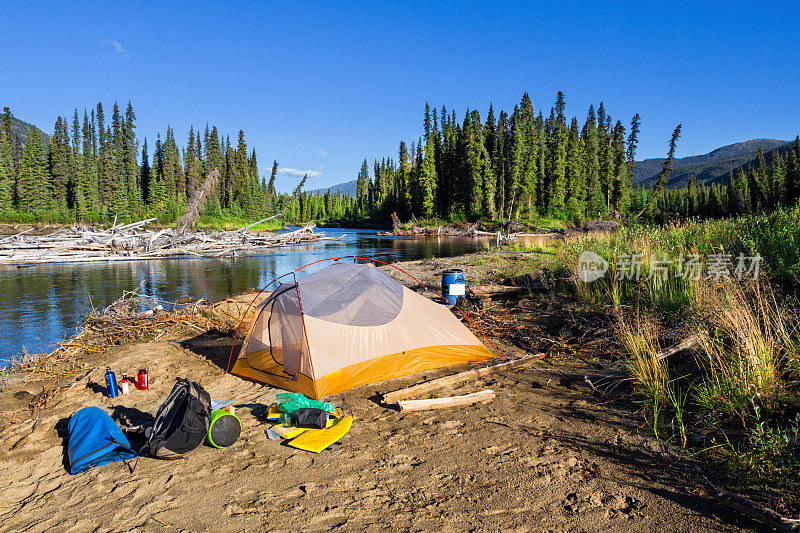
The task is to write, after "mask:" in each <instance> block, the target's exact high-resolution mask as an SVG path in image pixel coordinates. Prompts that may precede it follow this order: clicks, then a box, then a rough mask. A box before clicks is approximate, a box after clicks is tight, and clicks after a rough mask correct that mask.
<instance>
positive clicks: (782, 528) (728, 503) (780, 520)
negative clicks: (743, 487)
mask: <svg viewBox="0 0 800 533" xmlns="http://www.w3.org/2000/svg"><path fill="white" fill-rule="evenodd" d="M692 463H693V464H694V467H695V469H696V470H697V472H698V473H699V474H700V477H701V478H702V481H703V485H705V493H706V494H707V495H708V496H710V497H711V498H714V500H716V501H717V502H718V503H719V504H720V505H722V506H723V507H726V508H728V509H731V510H733V511H736V512H738V513H740V514H743V515H744V516H746V517H748V518H751V519H753V520H756V521H757V522H761V523H762V524H766V525H767V526H768V527H770V528H772V529H773V530H774V531H779V532H780V533H800V520H795V519H792V518H786V517H784V516H782V515H781V514H780V513H778V512H776V511H773V510H772V509H769V508H767V507H764V506H763V505H761V504H759V503H756V502H754V501H753V500H751V499H750V498H747V497H745V496H742V495H741V494H736V493H734V492H728V491H727V490H723V489H721V488H719V487H717V486H716V485H714V483H712V482H711V480H710V479H708V477H706V475H705V474H704V473H703V471H702V470H701V469H700V466H698V464H697V462H696V461H695V460H694V459H692Z"/></svg>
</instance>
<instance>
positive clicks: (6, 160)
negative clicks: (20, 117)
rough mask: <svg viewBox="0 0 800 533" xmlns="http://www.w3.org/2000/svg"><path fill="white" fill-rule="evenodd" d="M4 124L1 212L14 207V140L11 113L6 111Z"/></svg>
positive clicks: (0, 143)
mask: <svg viewBox="0 0 800 533" xmlns="http://www.w3.org/2000/svg"><path fill="white" fill-rule="evenodd" d="M3 111H4V124H3V128H2V130H0V212H2V211H7V210H9V209H11V208H12V207H13V202H14V174H15V172H14V140H13V136H12V133H11V111H10V109H9V108H8V107H6V108H5V109H4V110H3Z"/></svg>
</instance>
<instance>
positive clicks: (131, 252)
mask: <svg viewBox="0 0 800 533" xmlns="http://www.w3.org/2000/svg"><path fill="white" fill-rule="evenodd" d="M276 216H280V215H276ZM270 218H274V217H270ZM156 220H157V219H155V218H149V219H146V220H140V221H138V222H133V223H130V224H125V225H122V226H117V225H116V223H115V224H114V225H113V226H112V227H111V228H109V229H105V230H104V229H95V228H93V227H90V226H72V227H71V228H64V229H61V230H58V231H56V232H55V233H51V234H48V235H41V236H32V235H25V234H24V233H25V232H23V233H20V234H17V235H14V236H12V237H10V238H9V237H7V238H5V239H4V240H3V241H2V242H0V264H7V265H31V264H37V263H69V262H75V261H115V260H133V259H161V258H169V257H186V256H190V257H222V256H230V255H236V254H237V253H239V252H247V251H248V250H254V249H258V248H260V247H274V246H286V245H290V244H299V243H309V242H317V241H331V240H339V239H341V237H339V238H338V239H337V238H332V237H327V236H324V235H322V234H320V233H317V232H315V231H314V230H315V228H316V225H315V224H314V222H313V221H312V222H309V223H308V224H306V225H305V226H303V227H302V228H300V229H297V230H295V231H291V232H287V233H269V234H258V235H254V234H250V233H248V232H247V230H248V229H249V228H250V227H252V226H253V224H248V225H247V226H245V227H243V228H239V229H238V230H234V231H211V232H205V231H194V232H187V233H184V234H179V233H178V232H177V231H176V230H175V229H173V228H163V229H160V230H158V231H153V230H147V229H145V226H147V225H148V224H150V223H152V222H155V221H156ZM265 220H268V219H264V220H260V221H258V222H256V223H254V224H258V223H261V222H264V221H265Z"/></svg>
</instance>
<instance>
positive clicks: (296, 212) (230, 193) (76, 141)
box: [0, 102, 353, 222]
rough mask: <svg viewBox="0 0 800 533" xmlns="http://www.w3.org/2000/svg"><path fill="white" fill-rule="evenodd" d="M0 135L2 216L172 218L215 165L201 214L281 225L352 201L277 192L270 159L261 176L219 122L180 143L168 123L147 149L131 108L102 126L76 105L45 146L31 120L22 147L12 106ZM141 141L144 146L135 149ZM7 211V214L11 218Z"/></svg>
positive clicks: (329, 213) (331, 213) (336, 213)
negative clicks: (279, 216)
mask: <svg viewBox="0 0 800 533" xmlns="http://www.w3.org/2000/svg"><path fill="white" fill-rule="evenodd" d="M3 114H4V116H3V124H2V132H0V213H3V212H5V213H6V214H8V213H9V212H11V213H15V212H16V213H17V214H19V213H33V214H36V213H39V214H41V218H43V219H46V220H52V221H70V220H88V221H103V220H109V219H111V218H113V217H115V216H116V217H118V218H120V219H121V220H124V219H137V218H144V217H146V216H153V215H155V216H158V217H159V218H160V219H161V220H162V222H169V221H172V220H174V219H176V218H177V217H178V216H180V215H181V214H182V213H183V211H184V209H185V206H186V204H187V202H188V198H189V197H190V196H191V195H192V193H193V192H194V191H195V190H196V189H198V188H199V187H201V186H202V183H203V180H204V178H205V176H206V175H207V174H208V172H210V171H211V170H213V169H214V168H218V169H219V171H220V181H219V185H218V186H217V187H216V189H215V190H214V192H213V193H212V195H211V196H210V198H209V200H208V201H207V203H206V206H205V209H204V211H203V214H204V215H208V216H211V217H216V216H222V215H224V214H228V215H232V216H234V217H246V218H250V217H253V218H254V217H259V216H262V215H271V214H274V213H278V212H283V213H284V214H285V220H286V221H288V222H292V221H301V220H310V219H311V218H315V219H317V220H320V219H327V218H338V219H343V218H345V217H346V215H347V214H348V213H349V212H350V210H351V209H352V207H351V206H352V205H353V201H352V199H350V198H349V197H347V196H342V195H340V194H338V193H337V194H333V195H331V194H326V195H308V194H306V193H302V192H300V190H301V188H302V185H303V183H304V181H305V178H304V179H303V181H302V182H301V184H300V186H298V188H297V190H296V191H295V193H294V194H293V195H292V196H289V195H286V194H278V193H277V192H276V190H275V177H276V174H277V170H278V163H277V161H276V162H274V163H273V165H272V172H271V175H270V178H269V180H268V181H267V180H265V179H263V178H260V177H259V171H258V162H257V159H256V152H255V150H251V151H248V148H247V143H246V142H245V137H244V132H243V131H241V130H240V131H239V135H238V139H237V142H236V146H235V147H234V146H233V145H232V144H231V141H230V138H229V137H225V138H223V137H222V136H221V135H220V134H219V132H218V131H217V128H216V127H211V128H209V126H208V125H206V127H205V131H204V132H203V133H202V134H201V132H200V131H199V130H195V129H194V128H193V127H192V128H190V129H189V135H188V140H187V142H186V144H185V146H184V147H182V148H181V147H179V145H178V142H177V141H176V138H175V133H174V131H173V130H172V128H169V127H168V128H167V131H166V134H165V135H164V138H163V139H162V137H161V135H160V134H158V136H157V137H156V141H155V143H154V145H153V146H152V152H150V151H149V146H148V142H147V139H144V142H143V143H142V145H141V147H140V146H139V143H138V141H137V139H136V135H135V128H136V126H135V119H136V115H135V113H134V111H133V107H132V105H131V104H130V103H128V107H127V109H126V111H125V113H124V114H123V113H122V112H121V110H120V108H119V106H118V105H117V103H116V102H115V103H114V107H113V110H112V113H111V119H110V121H109V122H108V123H107V122H106V116H105V113H104V110H103V105H102V103H98V104H97V107H96V108H95V109H92V110H91V111H86V110H84V112H83V118H82V120H81V117H80V115H79V114H78V110H77V109H76V110H75V111H74V113H73V117H72V120H71V123H70V121H69V120H68V119H67V118H66V117H58V118H57V119H56V121H55V126H54V129H53V135H52V136H51V137H50V143H49V146H48V145H46V144H45V142H44V141H43V136H42V133H41V132H40V131H39V130H38V129H37V128H36V127H32V128H31V129H30V131H29V132H28V139H27V142H26V143H25V145H24V147H23V146H21V144H20V143H19V142H18V141H17V140H15V139H14V137H13V134H12V130H11V111H10V109H9V108H8V107H6V108H5V109H4V111H3ZM140 148H141V149H140ZM11 218H13V216H12V217H11Z"/></svg>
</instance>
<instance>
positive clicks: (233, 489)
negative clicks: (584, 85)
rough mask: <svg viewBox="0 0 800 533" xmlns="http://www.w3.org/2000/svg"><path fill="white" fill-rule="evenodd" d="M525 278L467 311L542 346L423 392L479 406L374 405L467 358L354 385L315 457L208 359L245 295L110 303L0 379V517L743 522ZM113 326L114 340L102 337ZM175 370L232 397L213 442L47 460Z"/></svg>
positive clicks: (259, 522) (638, 525)
mask: <svg viewBox="0 0 800 533" xmlns="http://www.w3.org/2000/svg"><path fill="white" fill-rule="evenodd" d="M539 255H542V254H538V253H535V252H534V253H529V252H520V251H514V250H511V251H503V252H500V253H498V252H495V251H487V252H482V253H477V254H470V255H467V256H461V257H457V258H451V259H430V260H421V261H409V262H404V263H398V264H397V265H396V266H398V267H400V268H402V269H403V270H406V271H408V272H409V273H410V274H412V275H413V276H414V277H415V278H417V279H418V280H420V281H421V282H422V283H425V284H430V285H431V286H432V287H431V288H434V289H438V282H437V279H438V274H439V273H440V272H441V270H442V269H444V268H449V267H461V268H464V269H465V270H466V271H467V275H468V279H469V280H470V281H472V282H473V283H477V282H484V281H490V280H491V281H494V280H497V279H502V278H504V277H508V278H511V282H513V278H512V274H514V273H515V272H519V271H521V270H523V269H525V268H528V267H530V266H532V265H533V264H534V263H535V262H537V261H539V259H537V257H538V256H539ZM545 255H546V254H545ZM385 268H387V272H390V273H391V275H393V276H397V279H400V280H401V281H403V282H404V283H405V284H407V285H409V286H411V285H414V282H413V281H410V280H409V279H408V278H407V277H405V275H404V274H402V273H401V272H399V271H397V270H395V269H392V268H388V267H385ZM504 275H505V276H504ZM541 279H542V283H545V282H547V283H548V285H547V287H548V289H547V290H546V291H545V292H543V293H538V292H532V293H529V292H525V293H523V294H517V295H516V296H515V297H513V298H501V297H498V298H491V299H489V300H488V301H487V300H486V299H484V300H483V301H478V302H476V304H475V307H476V308H475V309H474V310H472V311H471V314H472V316H473V317H474V318H475V319H476V321H477V323H478V324H479V325H481V327H482V329H483V330H484V331H485V333H486V334H487V335H488V336H489V337H490V339H491V340H492V342H493V343H495V344H496V345H497V346H498V347H499V348H500V349H501V350H502V351H503V352H504V353H505V354H507V355H508V356H511V357H518V356H521V355H524V354H525V353H540V352H541V353H545V354H546V356H544V357H541V358H536V359H534V360H532V361H531V362H530V363H527V364H524V365H521V366H519V367H516V368H514V369H511V370H508V371H505V372H502V373H499V374H493V375H491V376H486V377H485V378H483V379H481V380H480V381H478V382H471V383H466V384H463V385H462V386H460V387H458V388H455V389H453V388H447V389H444V390H442V391H441V392H440V393H439V394H440V395H442V396H448V395H452V394H463V393H467V392H474V391H476V390H480V389H481V388H492V389H493V390H495V392H496V393H497V398H496V399H495V400H494V401H493V402H491V403H489V404H480V405H477V406H472V407H468V408H459V409H449V410H440V411H433V412H427V413H426V412H422V413H409V414H405V413H398V412H397V411H396V410H395V409H394V408H392V407H391V406H386V405H383V404H381V403H380V402H379V400H377V398H378V397H379V396H378V395H379V394H380V393H385V392H388V391H391V390H396V389H399V388H401V387H403V386H407V385H411V384H414V383H416V382H419V381H422V380H423V379H429V378H432V377H437V376H440V375H446V374H450V373H453V372H455V371H458V370H464V369H466V368H469V366H467V365H465V366H463V367H458V368H454V369H445V370H439V371H430V372H425V373H423V374H422V375H416V376H409V377H407V378H401V379H397V380H392V381H389V382H383V383H377V384H373V385H366V386H362V387H358V388H356V389H354V390H352V391H349V392H346V393H344V394H340V395H337V396H335V397H332V398H331V400H332V401H333V402H334V403H336V404H337V405H340V406H342V407H343V408H344V409H345V411H347V412H348V413H350V414H352V415H353V416H354V417H355V420H356V422H355V425H354V427H353V430H352V431H351V432H350V434H349V435H347V436H346V437H345V438H344V439H343V440H342V441H341V443H340V444H339V445H336V446H334V447H333V448H331V449H329V450H326V451H325V452H323V453H322V454H320V455H312V454H308V453H306V452H300V451H297V450H294V449H292V448H288V447H285V446H280V445H279V444H277V443H276V442H275V441H270V440H268V439H267V437H266V435H265V430H266V428H267V427H268V425H267V424H266V423H265V422H264V420H263V417H264V413H265V407H266V406H267V405H268V404H269V403H271V401H272V400H273V399H274V395H275V394H276V393H277V392H278V391H277V390H275V389H271V388H269V387H262V386H259V385H256V384H251V383H248V382H245V381H243V380H240V379H239V378H236V377H234V376H231V375H228V374H226V373H225V371H224V369H225V368H226V366H227V360H228V357H229V353H230V345H231V336H232V329H233V327H234V325H235V324H236V323H237V322H238V319H239V317H240V316H241V314H242V313H243V312H244V309H245V308H246V307H247V303H248V302H249V297H248V296H242V297H237V298H231V299H228V300H225V301H223V302H220V303H217V304H207V303H203V302H197V303H196V305H195V304H192V305H189V306H186V307H185V308H183V309H182V310H176V311H172V312H161V311H154V312H153V313H151V314H144V315H139V314H134V316H128V315H129V314H130V313H131V310H130V309H129V310H128V311H127V312H123V310H122V309H120V310H119V314H118V315H117V318H116V319H113V317H107V318H108V319H109V320H110V322H107V323H105V324H101V323H99V322H98V323H96V324H94V326H92V327H94V328H98V329H96V330H93V331H92V332H90V333H91V335H88V336H87V337H86V338H84V339H79V340H78V342H76V343H74V344H75V345H73V346H65V347H64V349H63V350H64V351H63V352H62V354H61V355H60V356H59V357H54V358H52V359H50V361H49V362H45V361H46V360H43V361H42V365H43V366H40V367H39V368H38V369H32V368H28V369H27V371H20V372H16V373H14V374H12V375H11V376H8V379H7V386H6V388H5V390H3V391H2V392H0V406H2V407H0V414H1V415H2V416H0V474H2V477H1V479H2V482H0V483H2V488H3V493H4V494H5V495H6V498H4V501H3V502H2V503H0V518H1V519H2V524H3V525H2V526H0V529H3V530H18V529H23V528H35V529H48V528H53V527H55V528H57V529H68V528H80V529H95V528H99V529H101V530H102V529H109V530H127V529H136V528H138V529H144V530H146V531H147V530H153V531H156V530H158V531H163V530H164V528H167V529H169V530H171V529H189V530H204V529H211V528H214V529H215V530H219V531H239V530H252V529H285V530H299V529H303V530H330V529H334V528H338V529H340V530H348V531H351V530H359V531H379V530H385V529H397V528H400V529H458V530H463V529H469V528H477V529H493V530H494V529H498V530H499V529H516V530H540V529H580V530H587V529H592V530H599V529H609V528H614V529H617V530H630V531H640V530H653V529H659V530H664V529H667V530H704V529H714V530H723V531H735V530H741V529H751V528H754V527H755V526H754V525H753V524H752V523H750V522H747V521H744V520H743V519H740V518H737V517H736V516H735V515H733V514H732V513H731V512H730V511H728V510H726V509H725V508H723V507H721V506H719V505H718V503H717V502H716V501H715V500H714V499H712V498H710V497H708V496H707V495H706V494H705V490H704V487H703V486H702V485H701V484H700V482H699V481H698V479H697V476H696V474H695V473H694V471H693V470H692V468H691V467H690V465H689V463H688V462H686V460H685V459H681V458H680V457H678V456H676V455H675V454H674V452H673V451H671V449H670V448H669V447H668V446H666V445H664V444H663V443H661V442H660V441H657V440H656V439H654V438H651V437H649V436H648V434H647V431H646V430H644V429H643V428H642V419H641V417H640V415H639V414H638V413H637V412H636V411H634V410H631V402H630V388H629V385H627V384H626V380H625V379H624V378H625V370H624V367H623V365H622V362H621V357H622V352H621V349H620V347H619V345H618V344H617V343H616V341H615V337H614V332H613V319H612V317H611V316H610V315H609V314H608V313H606V312H604V311H603V310H602V309H600V310H598V309H597V308H596V307H594V306H589V305H587V304H586V303H585V302H583V301H582V300H581V299H579V298H577V297H576V296H574V295H572V294H570V293H569V292H568V291H562V290H559V288H558V279H557V278H556V276H553V275H550V276H549V277H543V278H541ZM113 312H114V310H113V309H112V314H113ZM126 317H127V318H126ZM112 319H113V320H112ZM114 320H117V321H119V320H131V321H132V322H130V323H123V324H122V325H120V323H118V322H114ZM109 324H111V325H112V326H113V327H111V328H109ZM135 324H138V325H137V327H133V325H135ZM155 324H160V326H159V328H160V329H156V330H154V329H151V328H150V326H153V327H154V325H155ZM148 325H149V326H148ZM165 325H166V326H165ZM126 326H127V327H126ZM114 331H116V332H120V331H121V332H124V333H125V334H126V335H127V336H126V337H123V338H121V339H120V338H118V337H114V336H111V337H109V336H108V335H107V334H108V333H109V332H114ZM104 332H105V333H104ZM140 333H141V334H142V335H144V336H143V337H139V334H140ZM116 340H122V341H123V342H122V344H119V345H115V344H116ZM515 341H516V342H515ZM86 348H88V349H86ZM107 365H112V367H113V368H114V369H115V370H117V371H118V373H123V372H129V373H132V372H134V371H135V370H137V369H138V368H142V367H146V368H148V370H149V373H150V376H151V390H150V391H134V392H132V393H131V394H130V395H128V396H121V397H118V398H116V399H109V398H106V397H105V396H104V395H103V393H102V388H101V386H100V385H99V384H100V383H102V374H103V372H104V370H105V367H106V366H107ZM175 376H182V377H188V378H190V379H193V380H197V381H199V382H200V383H202V384H203V385H204V386H205V387H206V388H207V389H208V391H209V392H210V393H211V395H212V397H213V398H220V399H225V398H229V399H234V398H237V399H238V401H237V402H236V404H235V405H236V406H237V414H238V415H239V417H240V418H241V420H242V423H243V434H242V437H241V439H240V440H239V441H238V442H237V443H236V444H235V445H234V446H233V447H231V448H230V449H227V450H215V449H212V448H208V447H203V448H202V449H200V450H198V451H197V452H196V453H194V454H192V455H191V456H189V457H187V458H186V459H183V460H181V461H173V462H164V461H157V460H152V459H142V460H141V461H140V462H139V464H138V466H137V468H136V470H135V471H134V472H132V473H131V472H130V471H129V470H128V468H127V467H125V466H124V465H123V464H122V463H115V464H111V465H107V466H104V467H99V468H95V469H92V470H90V471H88V472H85V473H83V474H81V475H78V476H70V475H68V474H67V473H66V472H65V470H64V467H63V464H62V440H63V437H64V434H65V428H66V422H67V420H68V417H69V415H70V414H71V413H72V412H74V411H75V410H77V409H78V408H80V407H84V406H87V405H97V406H99V407H102V408H104V409H106V410H107V411H108V412H111V413H113V414H114V415H115V418H116V419H117V420H118V421H120V422H121V423H122V422H126V421H128V422H131V423H141V422H146V421H147V420H148V418H149V417H150V416H151V414H152V413H154V412H155V409H156V408H157V406H158V405H159V403H160V402H161V401H162V400H163V398H164V396H165V395H166V394H167V393H168V392H169V390H170V389H171V387H172V379H173V377H175ZM198 487H202V490H198ZM198 510H202V511H198Z"/></svg>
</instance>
